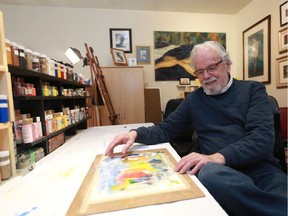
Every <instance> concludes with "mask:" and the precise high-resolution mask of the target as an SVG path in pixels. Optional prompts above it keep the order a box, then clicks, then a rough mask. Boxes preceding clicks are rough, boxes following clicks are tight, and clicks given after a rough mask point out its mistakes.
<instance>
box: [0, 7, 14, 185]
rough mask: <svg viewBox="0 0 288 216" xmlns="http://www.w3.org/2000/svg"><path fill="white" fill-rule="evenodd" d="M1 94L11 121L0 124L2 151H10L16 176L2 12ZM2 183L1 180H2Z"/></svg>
mask: <svg viewBox="0 0 288 216" xmlns="http://www.w3.org/2000/svg"><path fill="white" fill-rule="evenodd" d="M0 94H3V95H7V99H8V113H9V120H8V122H7V123H0V151H7V150H8V151H9V155H10V167H11V171H12V175H16V166H15V153H14V143H13V132H12V122H13V121H14V107H13V97H12V88H11V76H10V73H9V72H8V68H7V58H6V48H5V33H4V22H3V15H2V12H1V11H0ZM0 183H1V178H0Z"/></svg>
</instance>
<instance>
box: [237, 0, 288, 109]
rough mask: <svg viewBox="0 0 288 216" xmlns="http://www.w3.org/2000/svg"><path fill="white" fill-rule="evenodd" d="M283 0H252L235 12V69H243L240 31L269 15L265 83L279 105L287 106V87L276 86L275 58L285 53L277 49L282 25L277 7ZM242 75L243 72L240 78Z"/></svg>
mask: <svg viewBox="0 0 288 216" xmlns="http://www.w3.org/2000/svg"><path fill="white" fill-rule="evenodd" d="M284 2H285V0H273V1H272V0H253V1H252V2H251V3H250V4H249V5H247V6H246V7H245V8H243V9H242V10H241V11H240V12H239V13H238V14H236V26H237V28H236V33H235V36H236V37H235V41H237V47H236V50H238V52H236V62H237V69H239V71H243V65H242V61H243V60H242V59H243V58H242V56H243V52H242V50H243V45H242V32H243V31H245V30H246V29H247V28H249V27H250V26H252V25H254V24H255V23H257V22H258V21H260V20H262V19H263V18H264V17H266V16H268V15H271V84H268V85H266V88H267V91H268V94H271V95H273V96H274V97H275V98H276V99H277V100H278V102H279V106H280V107H287V88H282V89H277V88H276V72H275V70H276V69H275V67H276V64H275V59H276V58H279V57H281V56H284V55H287V53H286V54H281V55H280V54H279V51H278V32H279V30H280V29H283V27H281V26H280V12H279V7H280V5H281V4H282V3H284ZM242 77H243V74H242V76H241V78H242Z"/></svg>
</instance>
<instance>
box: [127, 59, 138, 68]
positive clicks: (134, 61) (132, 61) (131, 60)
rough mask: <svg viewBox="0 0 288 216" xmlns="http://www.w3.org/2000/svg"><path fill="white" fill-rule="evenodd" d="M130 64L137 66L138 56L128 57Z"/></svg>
mask: <svg viewBox="0 0 288 216" xmlns="http://www.w3.org/2000/svg"><path fill="white" fill-rule="evenodd" d="M128 66H132V67H133V66H137V61H136V58H128Z"/></svg>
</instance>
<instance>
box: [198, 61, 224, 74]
mask: <svg viewBox="0 0 288 216" xmlns="http://www.w3.org/2000/svg"><path fill="white" fill-rule="evenodd" d="M221 63H222V60H220V61H219V62H217V63H215V64H212V65H209V66H208V67H206V68H205V69H198V70H196V71H195V72H194V74H195V76H197V77H201V76H203V75H204V71H206V72H207V73H209V74H210V73H213V72H214V71H216V70H217V67H218V65H219V64H221Z"/></svg>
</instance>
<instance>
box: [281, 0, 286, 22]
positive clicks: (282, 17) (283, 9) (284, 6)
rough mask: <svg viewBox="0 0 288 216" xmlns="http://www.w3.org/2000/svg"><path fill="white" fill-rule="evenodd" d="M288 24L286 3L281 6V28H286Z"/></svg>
mask: <svg viewBox="0 0 288 216" xmlns="http://www.w3.org/2000/svg"><path fill="white" fill-rule="evenodd" d="M287 23H288V2H287V1H286V2H284V3H283V4H281V5H280V26H284V25H286V24H287Z"/></svg>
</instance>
